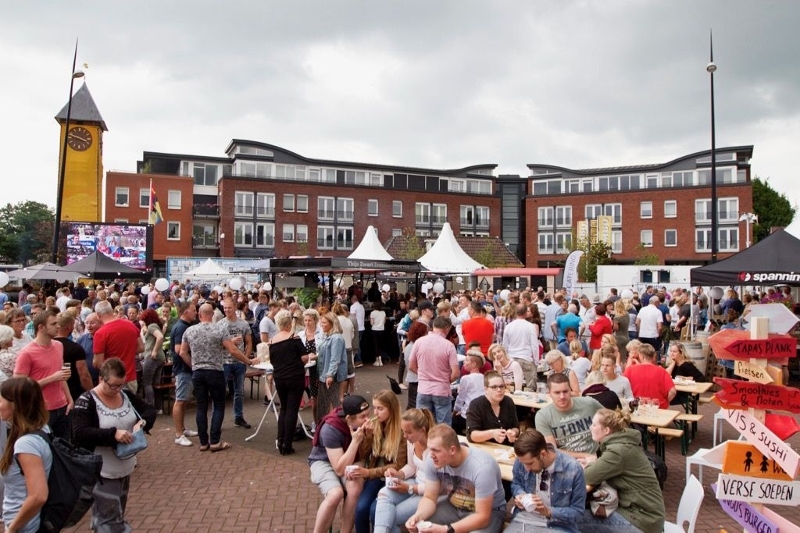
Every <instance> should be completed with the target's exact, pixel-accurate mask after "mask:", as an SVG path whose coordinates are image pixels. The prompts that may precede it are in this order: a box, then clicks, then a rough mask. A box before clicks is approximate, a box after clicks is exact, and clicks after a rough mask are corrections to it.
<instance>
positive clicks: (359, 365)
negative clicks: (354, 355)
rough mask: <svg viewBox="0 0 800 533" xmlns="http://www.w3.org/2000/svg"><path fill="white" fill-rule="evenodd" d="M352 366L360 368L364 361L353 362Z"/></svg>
mask: <svg viewBox="0 0 800 533" xmlns="http://www.w3.org/2000/svg"><path fill="white" fill-rule="evenodd" d="M353 366H355V367H356V368H361V367H362V366H364V363H362V362H361V361H359V362H358V363H356V364H355V365H353Z"/></svg>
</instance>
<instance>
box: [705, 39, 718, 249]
mask: <svg viewBox="0 0 800 533" xmlns="http://www.w3.org/2000/svg"><path fill="white" fill-rule="evenodd" d="M709 52H710V60H709V63H708V65H706V71H708V73H709V74H710V75H711V262H712V263H716V262H717V250H718V236H717V132H716V125H715V122H714V72H716V71H717V65H716V64H715V63H714V37H713V35H712V34H711V32H710V31H709Z"/></svg>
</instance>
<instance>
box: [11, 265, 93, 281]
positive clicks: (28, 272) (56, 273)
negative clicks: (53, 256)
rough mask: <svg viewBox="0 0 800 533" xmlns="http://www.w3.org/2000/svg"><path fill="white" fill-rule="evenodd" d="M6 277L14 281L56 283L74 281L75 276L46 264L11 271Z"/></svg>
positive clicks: (61, 268) (58, 267)
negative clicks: (27, 280) (52, 281)
mask: <svg viewBox="0 0 800 533" xmlns="http://www.w3.org/2000/svg"><path fill="white" fill-rule="evenodd" d="M8 277H9V278H16V279H54V280H57V281H66V280H68V279H74V278H75V277H77V275H76V274H75V273H74V272H65V271H64V270H63V267H60V266H58V265H54V264H53V263H49V262H47V263H41V264H38V265H32V266H29V267H25V268H18V269H16V270H11V271H9V272H8Z"/></svg>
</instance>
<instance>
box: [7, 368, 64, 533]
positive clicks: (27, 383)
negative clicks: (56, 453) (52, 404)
mask: <svg viewBox="0 0 800 533" xmlns="http://www.w3.org/2000/svg"><path fill="white" fill-rule="evenodd" d="M48 418H49V413H48V412H47V408H46V407H45V404H44V397H43V396H42V388H41V387H40V386H39V384H38V383H37V382H36V381H34V380H32V379H31V378H28V377H22V378H11V379H9V380H6V381H4V382H3V384H2V385H0V419H1V420H2V421H3V422H4V424H3V425H4V426H5V424H8V426H10V431H9V433H8V440H7V441H6V444H5V447H4V449H3V455H2V457H1V458H0V473H2V475H3V483H4V484H5V491H4V494H3V523H4V524H5V530H6V531H15V532H22V533H33V532H35V531H38V530H39V523H40V520H39V512H40V511H41V509H42V506H43V505H44V503H45V501H47V496H48V494H49V492H48V488H47V478H48V476H49V475H50V467H51V466H52V464H53V453H52V451H51V450H50V444H49V443H48V442H46V441H45V440H44V439H43V438H42V437H41V436H39V435H37V434H36V432H38V431H42V429H43V428H45V427H46V425H47V420H48ZM5 429H6V428H5V427H3V431H4V432H5ZM4 437H5V435H4ZM23 471H24V472H25V474H24V475H23V474H22V472H23Z"/></svg>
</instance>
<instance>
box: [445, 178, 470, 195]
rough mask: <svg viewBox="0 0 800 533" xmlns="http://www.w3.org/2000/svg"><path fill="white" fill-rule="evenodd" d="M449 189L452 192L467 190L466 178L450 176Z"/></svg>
mask: <svg viewBox="0 0 800 533" xmlns="http://www.w3.org/2000/svg"><path fill="white" fill-rule="evenodd" d="M447 190H448V191H450V192H464V191H466V190H467V187H466V185H465V184H464V180H457V179H453V178H450V180H449V181H448V183H447Z"/></svg>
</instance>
